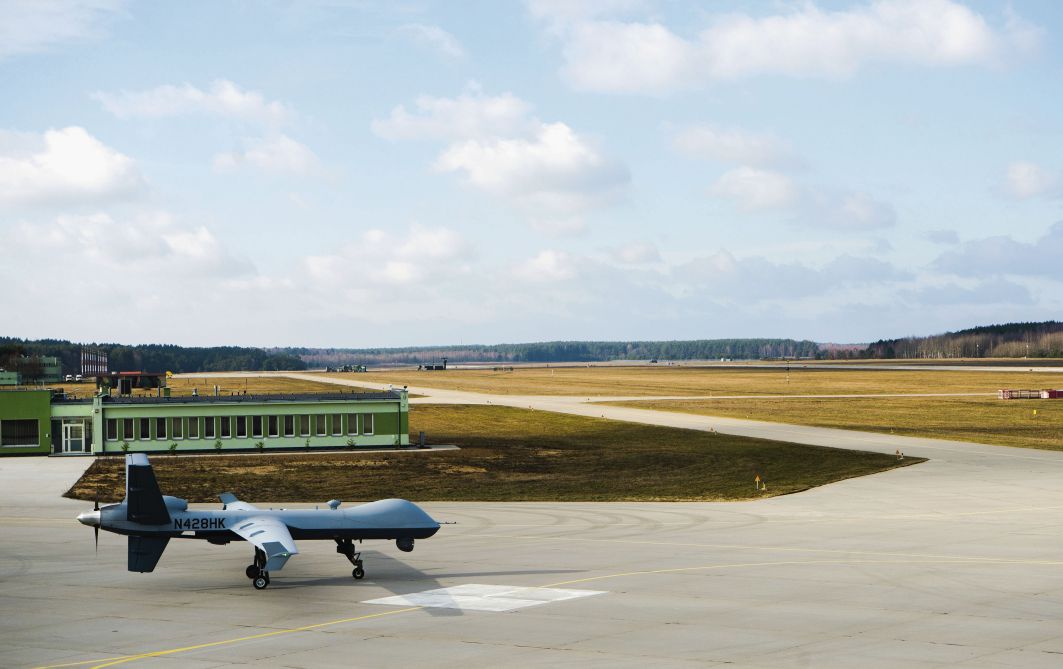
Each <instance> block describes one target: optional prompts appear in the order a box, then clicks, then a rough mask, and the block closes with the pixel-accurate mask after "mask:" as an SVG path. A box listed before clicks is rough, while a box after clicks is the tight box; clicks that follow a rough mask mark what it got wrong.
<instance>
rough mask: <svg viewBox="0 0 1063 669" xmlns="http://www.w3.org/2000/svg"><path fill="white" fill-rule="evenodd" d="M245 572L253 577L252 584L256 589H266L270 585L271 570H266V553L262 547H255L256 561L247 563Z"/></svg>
mask: <svg viewBox="0 0 1063 669" xmlns="http://www.w3.org/2000/svg"><path fill="white" fill-rule="evenodd" d="M244 574H246V575H247V577H248V578H249V579H251V585H253V586H255V590H265V589H266V586H268V585H269V572H268V571H266V553H265V551H263V550H262V549H261V548H257V547H256V548H255V558H254V562H252V563H251V564H249V565H247V569H245V570H244Z"/></svg>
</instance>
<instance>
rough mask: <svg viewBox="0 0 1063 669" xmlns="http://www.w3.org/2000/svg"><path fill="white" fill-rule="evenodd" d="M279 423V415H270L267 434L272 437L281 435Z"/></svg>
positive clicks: (267, 421) (267, 422)
mask: <svg viewBox="0 0 1063 669" xmlns="http://www.w3.org/2000/svg"><path fill="white" fill-rule="evenodd" d="M279 423H280V420H278V418H277V416H270V417H269V418H268V419H267V420H266V428H267V436H270V437H276V436H279V434H280V433H279V432H278V429H279V427H280V425H279Z"/></svg>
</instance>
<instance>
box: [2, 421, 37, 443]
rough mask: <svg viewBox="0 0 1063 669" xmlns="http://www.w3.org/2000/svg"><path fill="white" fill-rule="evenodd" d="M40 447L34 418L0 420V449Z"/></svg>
mask: <svg viewBox="0 0 1063 669" xmlns="http://www.w3.org/2000/svg"><path fill="white" fill-rule="evenodd" d="M40 445H41V443H40V426H39V425H38V424H37V420H36V419H35V418H25V419H19V420H0V447H6V446H40Z"/></svg>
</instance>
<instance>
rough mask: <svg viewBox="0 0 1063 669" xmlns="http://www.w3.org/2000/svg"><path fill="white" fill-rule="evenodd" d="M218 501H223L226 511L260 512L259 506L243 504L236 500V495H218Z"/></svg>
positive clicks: (229, 493)
mask: <svg viewBox="0 0 1063 669" xmlns="http://www.w3.org/2000/svg"><path fill="white" fill-rule="evenodd" d="M218 499H220V500H221V503H222V504H224V505H225V508H226V509H233V510H236V511H257V510H258V507H257V506H255V505H253V504H248V503H247V502H241V501H240V500H239V499H237V498H236V495H234V494H232V493H231V492H223V493H222V494H220V495H218Z"/></svg>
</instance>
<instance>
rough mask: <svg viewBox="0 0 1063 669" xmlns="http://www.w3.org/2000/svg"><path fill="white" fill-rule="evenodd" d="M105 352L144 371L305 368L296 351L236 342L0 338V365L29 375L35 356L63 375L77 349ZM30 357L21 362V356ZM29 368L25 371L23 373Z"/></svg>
mask: <svg viewBox="0 0 1063 669" xmlns="http://www.w3.org/2000/svg"><path fill="white" fill-rule="evenodd" d="M82 349H85V350H93V351H99V352H101V353H105V354H106V355H107V360H108V369H110V370H111V371H122V372H125V371H144V372H174V373H180V372H229V371H240V370H246V371H273V370H298V369H306V363H305V362H304V361H303V360H302V359H300V358H299V357H298V356H296V355H293V354H291V353H287V352H285V351H267V350H265V349H261V348H249V347H242V346H210V347H189V346H175V345H172V344H141V345H135V346H128V345H124V344H106V343H104V344H96V343H93V344H79V343H74V342H69V341H66V340H62V339H37V340H29V339H17V338H13V337H0V368H2V369H8V370H12V371H15V370H18V371H22V372H23V377H24V378H25V379H26V380H28V381H32V380H33V370H34V369H37V370H39V365H35V364H34V362H33V360H34V359H35V358H37V357H39V356H55V357H57V358H59V362H60V365H61V366H62V369H63V373H64V374H78V373H80V371H81V351H82ZM27 357H28V358H30V360H29V361H26V360H25V358H27ZM27 371H28V372H30V374H29V376H27V374H26V372H27Z"/></svg>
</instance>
